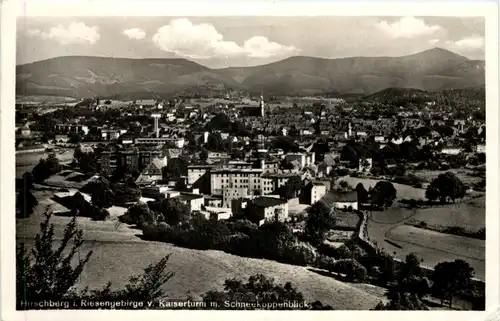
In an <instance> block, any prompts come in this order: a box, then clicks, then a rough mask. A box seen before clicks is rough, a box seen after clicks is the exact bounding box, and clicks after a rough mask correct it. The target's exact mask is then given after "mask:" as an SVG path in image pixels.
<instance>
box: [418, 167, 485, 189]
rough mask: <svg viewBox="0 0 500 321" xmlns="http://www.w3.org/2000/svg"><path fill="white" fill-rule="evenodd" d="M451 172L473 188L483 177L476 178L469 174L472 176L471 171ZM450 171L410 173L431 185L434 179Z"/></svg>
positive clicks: (459, 170)
mask: <svg viewBox="0 0 500 321" xmlns="http://www.w3.org/2000/svg"><path fill="white" fill-rule="evenodd" d="M449 171H450V172H452V173H454V174H455V175H456V176H457V178H458V179H460V180H461V181H462V182H463V183H464V184H465V185H468V186H471V185H472V184H474V183H477V182H479V181H481V179H482V178H481V177H474V176H470V175H468V174H472V173H473V172H474V171H473V170H470V169H450V170H449ZM446 172H448V171H431V170H418V171H411V172H409V173H411V174H413V175H415V176H417V177H420V178H422V179H423V180H425V181H426V182H428V183H430V182H431V181H432V180H433V179H435V178H437V177H438V176H439V175H440V174H444V173H446Z"/></svg>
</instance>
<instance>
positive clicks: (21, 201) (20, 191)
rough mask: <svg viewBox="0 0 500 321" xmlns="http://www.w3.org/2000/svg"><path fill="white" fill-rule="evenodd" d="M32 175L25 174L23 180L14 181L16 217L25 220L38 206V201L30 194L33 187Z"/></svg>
mask: <svg viewBox="0 0 500 321" xmlns="http://www.w3.org/2000/svg"><path fill="white" fill-rule="evenodd" d="M33 181H34V178H33V174H31V173H30V172H26V173H24V174H23V178H22V179H20V180H17V181H16V185H17V186H16V193H17V195H16V217H17V218H26V217H29V216H30V215H31V214H32V213H33V209H34V208H35V206H37V205H38V200H37V199H36V197H35V196H33V194H32V193H31V188H32V186H33Z"/></svg>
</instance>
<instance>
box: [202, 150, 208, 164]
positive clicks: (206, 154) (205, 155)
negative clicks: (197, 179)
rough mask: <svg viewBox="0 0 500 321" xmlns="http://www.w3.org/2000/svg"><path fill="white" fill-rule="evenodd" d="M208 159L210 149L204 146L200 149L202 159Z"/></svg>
mask: <svg viewBox="0 0 500 321" xmlns="http://www.w3.org/2000/svg"><path fill="white" fill-rule="evenodd" d="M207 159H208V150H207V149H206V148H203V147H202V149H201V151H200V160H201V161H202V162H206V161H207Z"/></svg>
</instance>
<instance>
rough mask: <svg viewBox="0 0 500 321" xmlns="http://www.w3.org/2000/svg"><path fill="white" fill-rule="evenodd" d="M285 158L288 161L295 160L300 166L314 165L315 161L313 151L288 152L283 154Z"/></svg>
mask: <svg viewBox="0 0 500 321" xmlns="http://www.w3.org/2000/svg"><path fill="white" fill-rule="evenodd" d="M285 160H286V161H287V162H289V163H292V162H293V161H297V162H298V163H299V165H300V168H304V167H306V166H309V165H314V163H315V161H316V159H315V154H314V153H290V154H287V155H285Z"/></svg>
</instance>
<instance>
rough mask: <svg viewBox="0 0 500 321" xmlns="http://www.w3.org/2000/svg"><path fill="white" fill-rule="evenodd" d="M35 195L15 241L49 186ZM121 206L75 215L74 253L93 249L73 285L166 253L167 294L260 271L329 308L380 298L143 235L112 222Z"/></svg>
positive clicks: (97, 284) (123, 275)
mask: <svg viewBox="0 0 500 321" xmlns="http://www.w3.org/2000/svg"><path fill="white" fill-rule="evenodd" d="M37 197H38V198H39V199H40V200H41V204H40V205H39V206H38V207H37V209H36V211H35V214H33V215H32V216H31V217H29V218H27V219H21V220H17V222H16V225H17V226H16V234H17V235H16V236H17V243H20V242H23V243H25V244H26V245H27V246H28V247H29V246H32V245H33V242H34V241H33V238H34V235H35V234H36V233H37V232H38V228H39V227H38V226H39V223H40V222H41V220H42V216H41V213H42V212H43V209H44V208H45V206H47V204H49V203H51V202H52V201H50V200H47V197H50V193H49V192H37ZM42 199H45V201H42ZM122 212H123V209H119V208H117V209H112V219H111V220H109V221H105V222H101V221H92V220H90V219H87V218H78V219H77V221H78V227H79V228H81V229H82V230H83V233H84V234H83V235H84V239H85V240H86V241H85V243H84V245H83V246H82V248H81V249H80V253H79V254H80V255H81V256H83V255H85V254H86V253H87V252H88V251H90V250H92V251H93V254H92V257H91V259H90V261H89V262H88V263H87V265H86V266H85V268H84V270H83V273H82V275H81V276H80V279H79V281H78V284H77V288H79V289H82V288H84V287H85V286H88V287H89V288H90V289H96V288H101V287H103V286H104V285H105V284H106V283H107V282H108V281H110V282H112V288H121V287H123V286H124V285H125V284H126V283H127V281H128V280H129V278H130V277H131V276H133V275H137V274H140V273H141V272H142V270H143V268H145V267H146V266H147V265H148V264H150V263H156V262H158V261H159V260H160V259H161V258H162V257H163V256H165V255H167V254H170V253H171V254H172V256H171V257H170V260H169V263H168V267H167V268H168V269H169V270H171V271H173V272H175V276H174V277H173V278H172V279H171V280H170V281H169V282H168V283H167V284H165V286H164V290H165V292H166V293H167V294H168V295H169V297H170V298H172V299H175V298H178V299H185V298H187V297H188V296H192V297H193V298H194V299H199V298H200V295H201V294H203V293H205V292H207V291H209V290H213V289H222V287H223V283H224V281H225V280H226V279H229V278H238V279H248V277H249V276H251V275H255V274H257V273H262V274H264V275H266V276H268V277H271V278H274V279H275V281H277V282H280V283H284V282H287V281H290V282H292V283H293V284H294V285H295V286H296V287H297V288H298V290H299V291H301V292H302V293H303V294H304V296H305V298H306V300H308V301H315V300H320V301H321V302H322V303H324V304H329V305H331V306H332V307H333V308H334V309H343V310H345V309H352V310H365V309H370V308H373V307H374V306H375V305H377V303H378V302H380V301H381V300H385V298H384V292H385V289H383V288H380V287H376V286H373V285H369V284H351V283H344V282H340V281H338V280H336V279H334V278H333V277H329V276H325V275H321V274H318V273H316V272H314V271H312V270H310V269H308V268H307V267H301V266H294V265H288V264H282V263H278V262H275V261H270V260H262V259H252V258H243V257H239V256H236V255H231V254H228V253H224V252H220V251H215V250H206V251H201V250H192V249H186V248H180V247H176V246H174V245H171V244H167V243H161V242H151V241H143V240H141V239H140V238H139V237H138V236H137V235H138V234H141V231H139V230H135V229H132V228H129V227H128V226H127V225H125V224H118V223H117V221H116V216H117V215H120V214H121V213H122ZM68 221H69V218H68V217H62V216H53V217H52V219H51V223H53V224H54V225H55V238H56V240H57V239H58V238H60V237H61V235H62V230H63V228H64V226H65V224H67V222H68Z"/></svg>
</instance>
